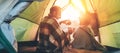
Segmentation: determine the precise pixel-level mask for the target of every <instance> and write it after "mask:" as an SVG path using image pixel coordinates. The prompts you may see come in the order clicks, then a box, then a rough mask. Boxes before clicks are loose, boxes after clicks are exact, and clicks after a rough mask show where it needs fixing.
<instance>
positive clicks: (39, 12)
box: [19, 0, 50, 24]
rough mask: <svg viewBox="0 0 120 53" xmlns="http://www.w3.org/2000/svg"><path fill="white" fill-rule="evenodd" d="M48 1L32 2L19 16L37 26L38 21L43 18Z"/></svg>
mask: <svg viewBox="0 0 120 53" xmlns="http://www.w3.org/2000/svg"><path fill="white" fill-rule="evenodd" d="M49 1H50V0H44V1H41V2H38V1H34V2H32V4H31V5H30V6H29V7H28V8H27V9H25V11H23V12H22V13H21V14H20V15H19V16H20V17H22V18H24V19H27V20H29V21H32V22H34V23H37V24H39V23H40V21H41V20H40V19H41V18H43V14H44V11H45V9H46V8H47V5H48V3H49Z"/></svg>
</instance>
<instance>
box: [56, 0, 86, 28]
mask: <svg viewBox="0 0 120 53" xmlns="http://www.w3.org/2000/svg"><path fill="white" fill-rule="evenodd" d="M68 4H69V5H68ZM54 5H58V6H60V7H62V8H64V9H62V15H61V19H60V20H59V21H61V20H70V21H71V22H72V23H71V25H72V26H78V25H79V22H80V17H81V16H82V15H83V13H85V9H84V7H83V6H82V4H81V1H80V0H56V2H55V4H54ZM66 5H67V6H66Z"/></svg>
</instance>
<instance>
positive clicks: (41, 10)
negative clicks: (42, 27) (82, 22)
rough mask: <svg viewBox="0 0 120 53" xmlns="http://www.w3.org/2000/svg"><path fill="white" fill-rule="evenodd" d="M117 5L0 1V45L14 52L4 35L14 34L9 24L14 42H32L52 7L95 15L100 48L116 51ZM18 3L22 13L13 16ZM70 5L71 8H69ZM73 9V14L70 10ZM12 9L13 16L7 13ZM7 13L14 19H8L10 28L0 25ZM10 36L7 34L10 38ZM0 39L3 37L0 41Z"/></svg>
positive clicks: (89, 0) (115, 1)
mask: <svg viewBox="0 0 120 53" xmlns="http://www.w3.org/2000/svg"><path fill="white" fill-rule="evenodd" d="M55 1H56V2H55ZM76 1H77V3H76ZM24 2H27V3H24ZM119 2H120V1H119V0H19V1H18V0H0V26H1V30H2V29H3V30H2V31H0V42H2V40H3V41H5V40H6V41H5V42H2V45H4V46H5V47H6V48H7V49H8V50H9V51H11V53H14V52H12V51H14V48H12V47H13V46H12V43H13V41H14V40H15V39H14V37H12V38H13V39H12V41H10V39H11V38H9V36H8V32H10V33H12V35H13V34H14V33H13V31H12V30H13V29H12V28H11V26H10V25H12V27H13V28H14V30H15V37H16V39H17V41H18V42H22V41H33V40H34V39H35V36H36V32H37V29H38V25H39V23H40V21H41V20H42V19H43V17H44V16H46V15H47V14H48V13H49V9H50V7H51V6H52V5H59V6H61V7H62V9H63V11H65V10H66V9H68V8H70V9H71V11H72V12H75V13H84V12H92V13H93V12H94V13H96V15H97V16H98V17H97V18H96V19H97V20H98V23H96V24H98V25H99V26H98V28H99V31H100V40H101V43H102V44H103V45H108V46H112V47H116V48H120V46H119V45H120V41H119V39H120V36H119V32H120V31H119V30H118V29H119V26H120V23H119V20H120V18H119V11H120V7H119V5H120V4H119ZM20 3H23V4H24V5H25V6H22V8H21V9H22V10H21V11H18V12H17V13H16V14H15V12H14V9H15V7H16V6H17V5H20ZM58 3H59V4H58ZM63 3H64V4H63ZM65 3H66V4H65ZM81 4H82V5H83V8H82V7H80V6H81ZM20 6H21V5H20ZM71 6H72V7H73V8H71ZM23 7H25V8H23ZM18 8H20V7H18ZM73 9H74V10H77V11H73ZM12 10H13V13H12V12H11V11H12ZM10 12H11V13H10ZM72 12H69V13H72ZM69 13H68V14H69ZM9 14H10V15H13V16H14V18H16V19H14V20H13V19H12V20H13V21H12V22H11V23H10V25H9V24H8V25H3V22H4V21H5V20H6V17H9V16H8V15H9ZM63 14H65V15H67V16H68V17H71V18H73V17H75V16H71V15H73V14H69V15H68V14H66V13H63ZM79 15H81V16H82V14H79ZM67 16H65V17H67ZM63 17H64V16H63ZM76 17H79V16H78V14H76ZM74 19H75V18H74ZM113 27H114V28H113ZM6 28H7V29H6ZM5 29H6V30H5ZM9 35H10V34H9ZM12 35H10V37H11V36H12ZM2 37H4V38H3V39H2ZM5 43H8V45H9V47H7V45H5ZM10 48H12V49H10Z"/></svg>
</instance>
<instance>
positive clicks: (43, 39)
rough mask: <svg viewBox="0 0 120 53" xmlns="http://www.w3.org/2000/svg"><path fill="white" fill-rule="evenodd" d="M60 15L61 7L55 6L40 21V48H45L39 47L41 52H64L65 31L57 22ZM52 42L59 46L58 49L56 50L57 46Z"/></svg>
mask: <svg viewBox="0 0 120 53" xmlns="http://www.w3.org/2000/svg"><path fill="white" fill-rule="evenodd" d="M60 17H61V8H60V7H58V6H53V7H51V8H50V13H49V15H48V16H46V17H45V18H44V20H43V21H42V22H41V23H40V26H39V27H40V33H39V40H40V44H39V48H43V50H41V49H39V53H62V46H63V44H62V42H63V40H64V38H65V33H64V32H63V30H62V29H61V28H60V25H59V24H58V22H57V19H59V18H60ZM50 37H53V38H50ZM52 44H54V45H55V46H56V47H57V48H56V50H54V49H55V47H54V46H53V45H52ZM52 46H53V47H52ZM53 50H54V51H53Z"/></svg>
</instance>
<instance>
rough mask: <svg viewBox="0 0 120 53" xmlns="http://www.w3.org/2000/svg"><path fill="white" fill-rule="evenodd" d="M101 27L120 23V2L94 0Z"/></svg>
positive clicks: (117, 0)
mask: <svg viewBox="0 0 120 53" xmlns="http://www.w3.org/2000/svg"><path fill="white" fill-rule="evenodd" d="M92 1H93V7H94V10H96V12H97V14H98V19H99V23H100V27H102V26H106V25H109V24H112V23H115V22H118V21H120V18H119V17H120V16H119V15H120V7H119V6H120V3H119V2H120V0H92Z"/></svg>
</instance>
